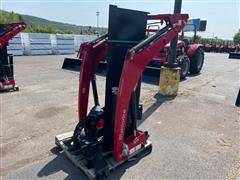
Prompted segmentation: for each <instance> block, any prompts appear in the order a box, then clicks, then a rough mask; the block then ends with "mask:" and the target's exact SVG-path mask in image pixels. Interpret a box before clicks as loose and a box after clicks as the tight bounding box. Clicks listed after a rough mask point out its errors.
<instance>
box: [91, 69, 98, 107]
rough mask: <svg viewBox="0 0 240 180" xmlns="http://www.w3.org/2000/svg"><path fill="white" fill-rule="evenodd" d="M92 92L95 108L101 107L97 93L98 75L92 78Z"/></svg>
mask: <svg viewBox="0 0 240 180" xmlns="http://www.w3.org/2000/svg"><path fill="white" fill-rule="evenodd" d="M92 91H93V99H94V104H95V106H99V99H98V92H97V83H96V75H95V74H94V75H93V77H92Z"/></svg>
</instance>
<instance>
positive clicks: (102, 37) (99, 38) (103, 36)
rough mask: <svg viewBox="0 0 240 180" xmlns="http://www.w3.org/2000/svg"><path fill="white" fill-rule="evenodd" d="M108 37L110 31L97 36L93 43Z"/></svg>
mask: <svg viewBox="0 0 240 180" xmlns="http://www.w3.org/2000/svg"><path fill="white" fill-rule="evenodd" d="M106 37H108V33H106V34H104V35H102V36H100V37H97V38H96V39H94V40H92V42H91V43H95V42H97V41H100V40H102V39H105V38H106Z"/></svg>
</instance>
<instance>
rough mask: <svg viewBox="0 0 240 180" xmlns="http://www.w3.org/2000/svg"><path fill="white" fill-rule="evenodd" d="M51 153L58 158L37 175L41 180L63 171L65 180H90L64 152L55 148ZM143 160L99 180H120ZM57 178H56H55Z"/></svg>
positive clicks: (134, 161)
mask: <svg viewBox="0 0 240 180" xmlns="http://www.w3.org/2000/svg"><path fill="white" fill-rule="evenodd" d="M51 152H52V153H54V154H56V155H57V156H56V157H55V158H54V159H53V160H51V161H50V162H48V163H47V164H46V165H45V166H44V167H43V168H42V169H41V170H40V171H39V172H38V174H37V176H38V177H41V178H51V177H50V176H51V175H53V174H55V173H58V172H61V171H63V172H64V173H65V174H67V175H66V177H65V178H64V179H65V180H75V179H76V180H79V179H81V180H88V178H87V176H86V175H85V174H84V173H83V172H82V171H81V170H80V169H78V168H77V167H76V166H74V165H73V163H72V162H71V161H70V160H69V159H67V157H66V156H65V154H64V153H63V152H60V150H59V149H58V148H57V147H54V148H53V149H51ZM141 159H142V158H139V159H134V160H130V161H128V162H126V163H123V164H122V165H120V166H119V167H118V168H116V169H115V170H113V171H112V172H111V173H110V175H109V176H108V177H105V176H102V177H100V178H99V179H100V180H107V179H120V178H121V177H122V175H123V174H124V173H125V171H126V170H127V169H128V168H130V167H133V166H134V165H135V164H137V163H138V162H139V161H140V160H141ZM54 178H55V177H54Z"/></svg>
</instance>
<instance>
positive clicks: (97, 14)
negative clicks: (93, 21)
mask: <svg viewBox="0 0 240 180" xmlns="http://www.w3.org/2000/svg"><path fill="white" fill-rule="evenodd" d="M99 15H100V12H99V11H97V12H96V16H97V34H98V35H99Z"/></svg>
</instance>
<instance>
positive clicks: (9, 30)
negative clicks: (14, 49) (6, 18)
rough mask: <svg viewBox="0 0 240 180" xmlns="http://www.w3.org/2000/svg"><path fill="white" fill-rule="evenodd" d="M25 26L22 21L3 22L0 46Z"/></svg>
mask: <svg viewBox="0 0 240 180" xmlns="http://www.w3.org/2000/svg"><path fill="white" fill-rule="evenodd" d="M25 28H26V24H25V23H24V22H19V23H11V24H4V33H3V35H2V36H0V48H1V47H3V46H5V45H6V44H7V43H8V41H9V40H11V39H12V38H13V37H14V36H16V35H17V34H18V33H19V32H21V31H22V30H24V29H25Z"/></svg>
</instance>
